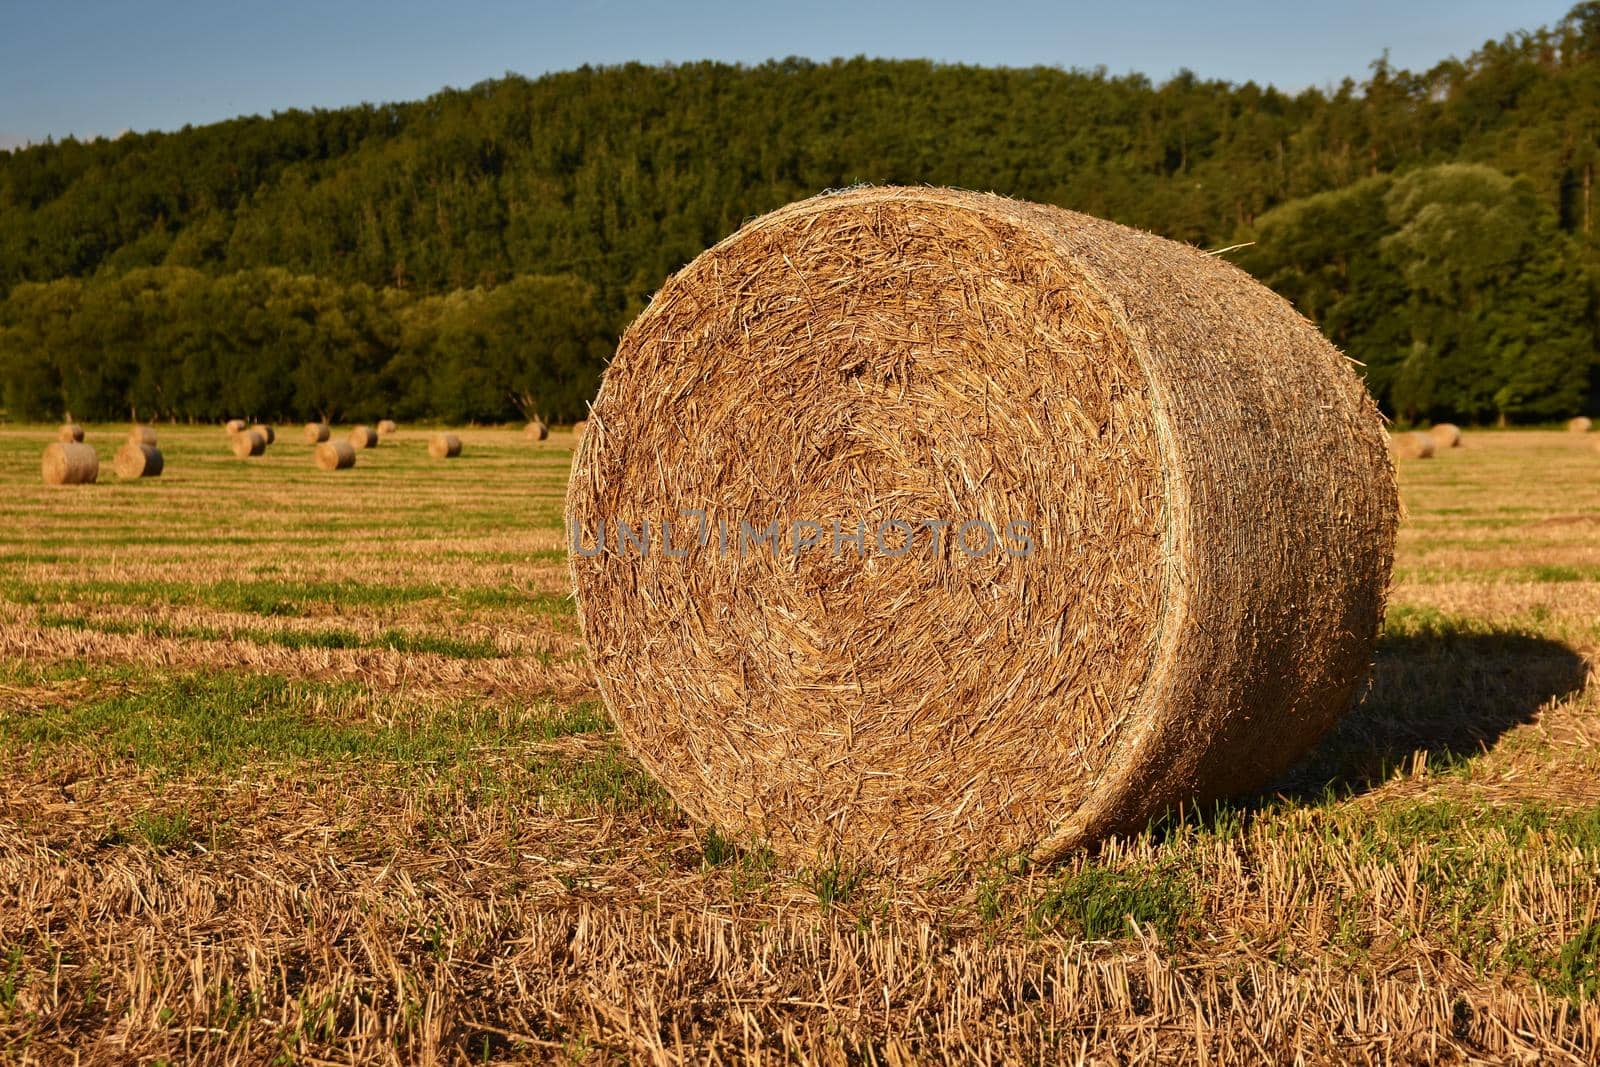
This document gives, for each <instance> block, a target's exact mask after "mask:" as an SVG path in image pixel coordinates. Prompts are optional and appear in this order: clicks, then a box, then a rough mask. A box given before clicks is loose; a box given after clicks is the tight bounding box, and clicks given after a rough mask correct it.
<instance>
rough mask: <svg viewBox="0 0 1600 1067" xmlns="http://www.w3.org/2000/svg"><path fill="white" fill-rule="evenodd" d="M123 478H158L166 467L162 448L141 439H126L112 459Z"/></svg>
mask: <svg viewBox="0 0 1600 1067" xmlns="http://www.w3.org/2000/svg"><path fill="white" fill-rule="evenodd" d="M112 466H113V467H115V468H116V471H117V476H118V477H121V478H158V477H160V476H161V472H162V470H163V469H165V467H166V460H165V459H163V458H162V456H161V449H159V448H157V447H156V446H155V445H147V444H143V443H141V442H139V441H125V442H123V445H122V447H121V448H119V449H117V454H116V457H115V458H114V459H113V460H112Z"/></svg>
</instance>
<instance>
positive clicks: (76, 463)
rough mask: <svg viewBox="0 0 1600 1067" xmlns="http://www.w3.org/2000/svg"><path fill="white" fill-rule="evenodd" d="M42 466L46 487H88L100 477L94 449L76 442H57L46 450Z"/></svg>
mask: <svg viewBox="0 0 1600 1067" xmlns="http://www.w3.org/2000/svg"><path fill="white" fill-rule="evenodd" d="M40 466H41V469H42V472H43V474H44V484H46V485H87V484H88V483H90V482H92V481H94V480H95V479H96V478H98V477H99V476H100V457H99V456H97V455H95V451H94V447H93V446H92V445H85V444H80V443H77V442H75V441H57V442H56V443H55V444H53V445H51V446H50V447H48V448H46V449H45V450H44V460H43V462H42V463H41V465H40Z"/></svg>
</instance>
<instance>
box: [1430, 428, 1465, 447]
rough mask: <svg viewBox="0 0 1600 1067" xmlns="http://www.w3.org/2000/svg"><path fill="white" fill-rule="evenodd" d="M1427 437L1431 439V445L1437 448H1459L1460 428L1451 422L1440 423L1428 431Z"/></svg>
mask: <svg viewBox="0 0 1600 1067" xmlns="http://www.w3.org/2000/svg"><path fill="white" fill-rule="evenodd" d="M1428 436H1429V437H1432V438H1433V443H1434V444H1435V445H1437V446H1438V447H1439V448H1460V447H1461V427H1459V426H1457V425H1456V424H1455V423H1453V422H1441V423H1439V424H1438V425H1437V426H1435V427H1434V428H1433V429H1431V430H1429V431H1428Z"/></svg>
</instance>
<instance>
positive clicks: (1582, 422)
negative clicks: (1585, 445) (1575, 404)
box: [1567, 415, 1594, 433]
mask: <svg viewBox="0 0 1600 1067" xmlns="http://www.w3.org/2000/svg"><path fill="white" fill-rule="evenodd" d="M1567 429H1568V430H1570V431H1571V432H1573V433H1588V432H1589V431H1590V430H1592V429H1594V420H1592V419H1590V418H1589V416H1587V415H1579V416H1578V417H1577V418H1575V419H1568V420H1567Z"/></svg>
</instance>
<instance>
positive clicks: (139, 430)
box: [128, 426, 156, 445]
mask: <svg viewBox="0 0 1600 1067" xmlns="http://www.w3.org/2000/svg"><path fill="white" fill-rule="evenodd" d="M128 440H130V441H137V442H139V443H140V444H142V445H154V444H155V443H156V432H155V430H154V429H152V428H151V427H149V426H135V427H134V428H133V429H131V430H129V431H128Z"/></svg>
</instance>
